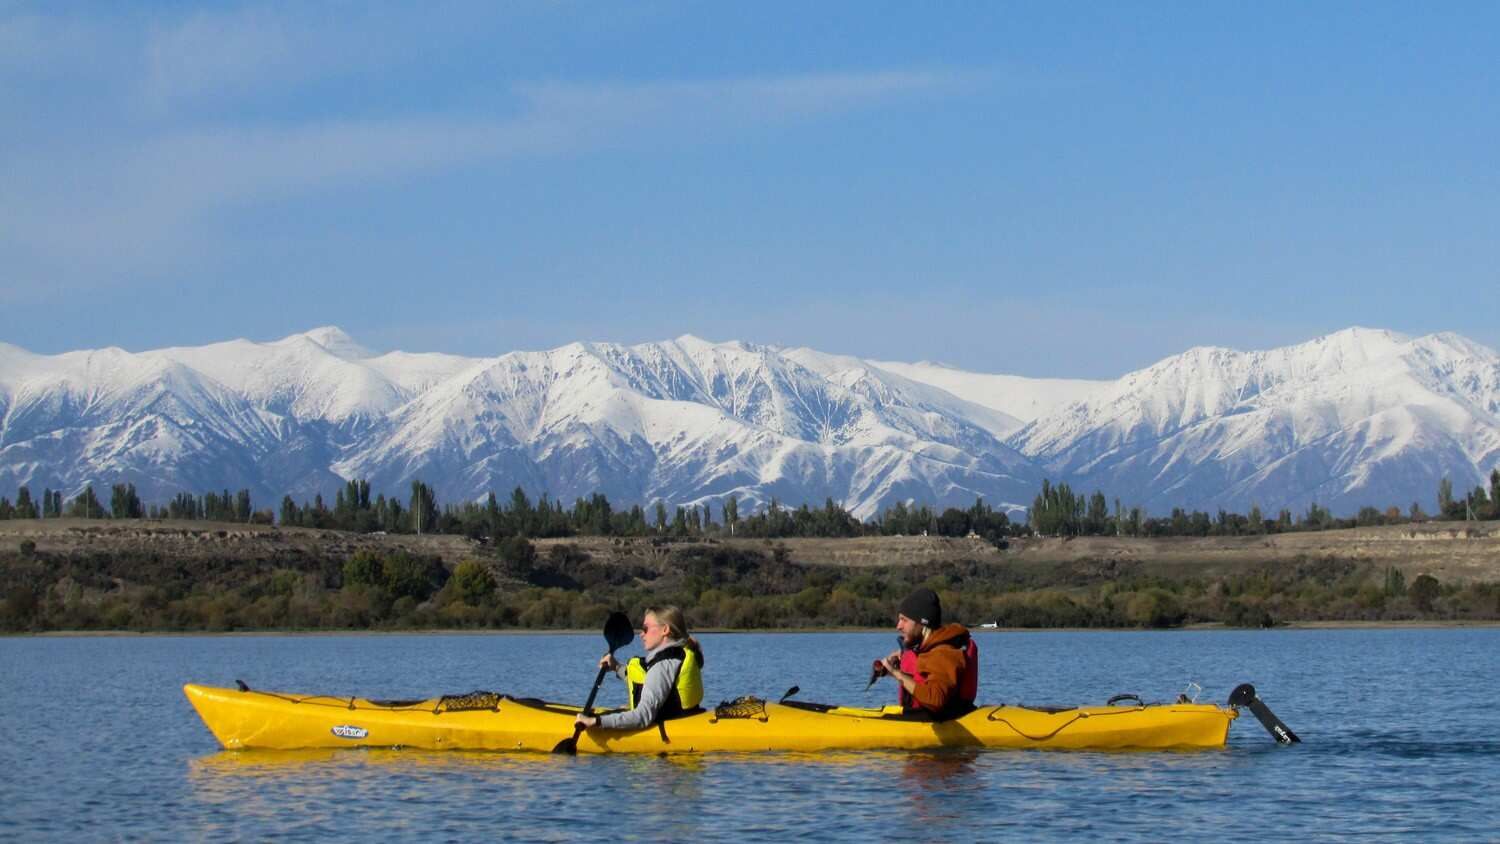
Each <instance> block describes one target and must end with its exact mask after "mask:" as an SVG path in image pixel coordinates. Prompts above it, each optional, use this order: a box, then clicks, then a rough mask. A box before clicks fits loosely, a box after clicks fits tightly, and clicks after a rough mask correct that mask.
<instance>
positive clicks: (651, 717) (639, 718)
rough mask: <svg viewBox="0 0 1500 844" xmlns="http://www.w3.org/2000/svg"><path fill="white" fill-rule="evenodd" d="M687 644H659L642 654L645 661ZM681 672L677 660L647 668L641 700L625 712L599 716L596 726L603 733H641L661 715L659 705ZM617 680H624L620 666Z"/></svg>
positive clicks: (674, 642) (675, 642) (678, 641)
mask: <svg viewBox="0 0 1500 844" xmlns="http://www.w3.org/2000/svg"><path fill="white" fill-rule="evenodd" d="M686 644H687V643H686V641H685V640H680V639H679V640H676V641H667V642H662V643H661V644H660V645H658V646H657V647H656V648H655V649H654V650H649V651H646V656H645V657H644V661H645V662H650V661H651V658H652V657H654V656H656V655H657V654H658V653H661V652H662V651H664V650H666V649H667V648H680V647H683V646H685V645H686ZM681 671H682V660H681V659H664V660H662V661H661V662H658V663H656V664H655V665H653V666H651V667H650V668H649V669H647V671H646V684H645V685H644V686H642V687H641V697H640V699H639V700H637V701H636V704H635V708H634V709H632V710H630V711H629V712H610V713H608V714H605V715H600V716H599V726H601V727H603V728H605V729H606V730H642V729H645V728H646V727H649V726H651V723H652V722H653V721H655V720H656V716H657V713H659V712H661V708H662V705H663V704H665V703H666V702H667V699H668V698H670V697H671V696H672V690H673V689H674V688H676V687H677V675H678V674H679V673H680V672H681ZM616 673H617V674H618V675H619V676H620V678H621V679H624V677H625V666H623V665H621V666H620V668H619V670H618V671H617V672H616Z"/></svg>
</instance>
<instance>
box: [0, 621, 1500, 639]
mask: <svg viewBox="0 0 1500 844" xmlns="http://www.w3.org/2000/svg"><path fill="white" fill-rule="evenodd" d="M1461 628H1500V621H1485V620H1476V621H1468V620H1455V621H1444V620H1430V619H1429V620H1418V621H1293V622H1287V623H1285V624H1278V625H1276V626H1275V627H1229V626H1226V625H1223V624H1190V625H1186V626H1183V627H1169V628H1143V627H971V628H969V630H970V632H972V633H977V634H980V635H984V634H990V633H1198V632H1255V631H1264V630H1423V629H1432V630H1439V629H1461ZM890 632H892V628H887V627H785V628H759V629H757V628H747V629H726V628H715V627H705V628H701V629H697V630H694V631H693V634H694V635H698V634H712V635H715V636H733V635H744V634H758V635H794V634H807V633H872V634H878V633H890ZM551 635H560V636H585V635H594V636H597V635H599V631H598V630H592V629H588V630H581V629H575V628H566V629H521V628H503V629H490V630H472V629H427V628H421V629H404V630H369V629H348V630H277V629H272V630H219V631H208V630H44V631H39V632H27V633H0V639H94V638H127V637H129V638H142V639H146V638H165V637H204V638H209V637H256V636H551Z"/></svg>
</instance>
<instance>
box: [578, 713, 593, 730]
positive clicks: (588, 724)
mask: <svg viewBox="0 0 1500 844" xmlns="http://www.w3.org/2000/svg"><path fill="white" fill-rule="evenodd" d="M598 723H599V719H598V718H596V717H595V716H593V715H580V716H578V717H577V718H574V719H573V726H575V727H582V728H584V729H585V730H587V729H590V728H592V727H593V726H594V725H595V724H598Z"/></svg>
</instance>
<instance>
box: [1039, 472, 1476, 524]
mask: <svg viewBox="0 0 1500 844" xmlns="http://www.w3.org/2000/svg"><path fill="white" fill-rule="evenodd" d="M1437 504H1438V506H1437V512H1436V513H1435V514H1433V515H1428V514H1427V512H1426V511H1424V510H1423V509H1422V505H1421V504H1419V503H1418V502H1415V501H1413V502H1412V503H1411V506H1410V507H1409V508H1407V509H1406V510H1405V511H1403V510H1402V509H1401V508H1400V507H1396V506H1394V505H1393V506H1390V507H1387V508H1385V509H1384V510H1381V509H1379V508H1376V507H1371V506H1365V507H1361V508H1360V509H1359V511H1358V512H1357V513H1355V515H1353V516H1350V517H1344V518H1340V517H1338V516H1335V515H1333V513H1332V512H1331V511H1329V509H1328V508H1327V507H1324V506H1322V505H1320V504H1318V503H1317V502H1313V503H1311V504H1309V505H1308V507H1307V510H1306V511H1304V512H1301V513H1296V514H1294V513H1293V512H1292V511H1291V510H1290V509H1287V508H1282V509H1281V510H1279V511H1278V512H1277V513H1276V516H1275V518H1270V517H1268V516H1267V515H1266V514H1265V513H1262V512H1261V509H1260V507H1259V506H1257V505H1251V507H1250V512H1249V513H1244V514H1241V513H1233V512H1229V511H1227V510H1225V509H1223V508H1220V509H1219V510H1218V512H1217V513H1214V514H1209V513H1207V512H1204V511H1201V510H1191V511H1190V510H1187V509H1184V508H1182V507H1174V508H1172V511H1171V512H1170V513H1168V514H1167V515H1163V516H1150V515H1148V514H1147V513H1146V511H1145V509H1144V508H1142V507H1139V506H1132V507H1129V508H1128V509H1127V508H1126V507H1125V506H1124V505H1123V504H1122V503H1121V501H1120V499H1119V498H1115V499H1114V500H1113V502H1112V503H1111V501H1110V500H1109V499H1107V498H1106V497H1105V495H1104V493H1103V492H1102V491H1095V492H1094V493H1093V494H1091V495H1088V496H1085V495H1083V494H1081V493H1076V492H1074V491H1073V490H1072V488H1071V487H1069V486H1068V485H1067V484H1066V483H1058V484H1054V483H1052V482H1051V481H1047V480H1044V481H1042V490H1041V492H1039V493H1038V494H1037V496H1036V498H1035V499H1034V500H1033V501H1032V504H1031V510H1030V511H1028V513H1027V519H1028V524H1029V526H1030V528H1031V531H1032V532H1033V533H1035V534H1039V535H1042V536H1138V537H1139V536H1145V537H1158V536H1246V535H1258V534H1272V533H1291V532H1294V531H1307V530H1334V529H1338V528H1353V527H1370V526H1374V525H1397V524H1410V523H1413V522H1426V521H1429V520H1442V521H1463V520H1480V519H1500V469H1495V470H1494V471H1492V472H1491V473H1490V488H1489V492H1488V493H1486V492H1485V488H1484V487H1483V486H1476V487H1474V489H1473V490H1471V491H1469V492H1467V493H1465V494H1464V497H1462V498H1459V497H1457V496H1455V495H1454V492H1453V482H1452V481H1451V480H1449V479H1448V478H1443V479H1442V480H1441V481H1439V483H1438V494H1437Z"/></svg>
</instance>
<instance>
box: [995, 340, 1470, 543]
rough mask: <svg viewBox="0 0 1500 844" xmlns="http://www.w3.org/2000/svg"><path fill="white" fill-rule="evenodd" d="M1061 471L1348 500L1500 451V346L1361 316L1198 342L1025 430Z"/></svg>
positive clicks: (1224, 493) (1102, 478)
mask: <svg viewBox="0 0 1500 844" xmlns="http://www.w3.org/2000/svg"><path fill="white" fill-rule="evenodd" d="M1010 442H1011V444H1012V445H1015V446H1016V447H1017V448H1018V449H1020V450H1021V451H1022V452H1023V453H1024V454H1026V455H1027V456H1029V457H1031V458H1033V459H1035V460H1036V461H1037V462H1038V463H1039V464H1040V465H1041V467H1042V469H1043V471H1044V472H1045V473H1047V474H1048V475H1050V476H1052V477H1058V478H1065V479H1068V480H1069V481H1070V482H1071V483H1073V484H1074V485H1075V486H1082V487H1085V488H1087V489H1090V490H1092V489H1096V488H1098V489H1104V490H1110V491H1119V492H1117V493H1115V494H1119V495H1121V497H1122V498H1123V499H1124V500H1125V501H1132V502H1135V503H1140V504H1143V505H1146V506H1147V507H1148V508H1151V509H1152V510H1153V511H1155V512H1161V511H1162V510H1164V509H1166V508H1170V507H1173V506H1189V507H1193V508H1197V509H1209V510H1211V509H1214V508H1217V507H1224V508H1225V509H1229V510H1236V511H1239V512H1246V511H1248V509H1249V508H1250V506H1251V505H1252V504H1259V505H1260V507H1261V508H1262V510H1263V511H1265V510H1269V511H1271V512H1273V513H1274V511H1275V510H1276V509H1279V508H1281V507H1289V508H1292V509H1294V510H1299V509H1305V508H1306V506H1307V505H1308V504H1310V503H1313V502H1317V503H1318V504H1320V505H1322V506H1325V507H1329V508H1330V509H1332V510H1333V511H1334V512H1336V513H1348V512H1353V511H1354V510H1357V509H1358V508H1359V507H1361V506H1365V505H1370V506H1377V507H1381V508H1382V509H1383V508H1384V507H1387V506H1391V505H1395V506H1398V507H1401V508H1402V509H1403V510H1404V509H1406V508H1407V507H1408V506H1409V505H1410V504H1411V503H1412V502H1413V501H1417V502H1420V503H1421V504H1422V506H1423V507H1424V508H1425V509H1428V510H1431V509H1432V506H1433V500H1434V496H1435V491H1436V490H1437V487H1438V483H1439V481H1440V480H1441V479H1442V478H1444V477H1447V478H1450V479H1451V480H1452V481H1453V484H1454V487H1455V489H1458V490H1460V491H1462V490H1465V489H1472V488H1473V487H1474V486H1476V485H1479V484H1487V478H1488V475H1489V472H1490V471H1491V470H1492V469H1493V468H1494V467H1495V465H1496V464H1497V462H1500V356H1497V355H1496V354H1495V352H1494V351H1492V350H1490V349H1487V348H1485V347H1483V346H1480V345H1478V344H1476V343H1473V342H1470V341H1468V340H1466V339H1464V338H1462V337H1459V336H1457V335H1453V334H1434V335H1430V336H1427V337H1420V338H1410V337H1406V336H1403V335H1400V334H1396V333H1394V332H1390V331H1373V330H1369V329H1363V328H1351V329H1347V330H1344V331H1340V332H1337V333H1335V334H1331V335H1329V336H1326V337H1321V338H1319V339H1316V340H1313V341H1311V342H1308V343H1302V344H1300V345H1296V346H1288V347H1285V348H1281V349H1273V350H1271V351H1265V352H1248V353H1247V352H1237V351H1233V350H1230V349H1220V348H1196V349H1192V350H1189V351H1187V352H1184V353H1183V354H1181V355H1178V356H1176V357H1172V358H1168V359H1166V360H1164V361H1161V362H1159V363H1157V364H1155V365H1153V366H1150V367H1148V368H1146V369H1142V370H1140V371H1137V372H1132V373H1130V374H1129V375H1126V376H1125V377H1124V378H1121V379H1120V380H1118V381H1116V382H1114V383H1113V384H1111V385H1109V386H1107V387H1105V388H1104V389H1102V390H1098V391H1096V392H1094V393H1091V394H1090V395H1089V396H1088V397H1087V398H1085V399H1084V400H1083V401H1080V402H1076V403H1074V404H1072V405H1069V406H1067V407H1066V408H1063V409H1061V410H1059V411H1057V412H1055V413H1052V414H1050V415H1048V416H1045V417H1042V418H1039V419H1037V420H1035V421H1033V422H1032V423H1031V424H1029V425H1028V426H1026V427H1025V428H1024V429H1022V430H1021V431H1019V432H1018V433H1017V434H1016V435H1014V436H1013V437H1012V438H1011V439H1010Z"/></svg>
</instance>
